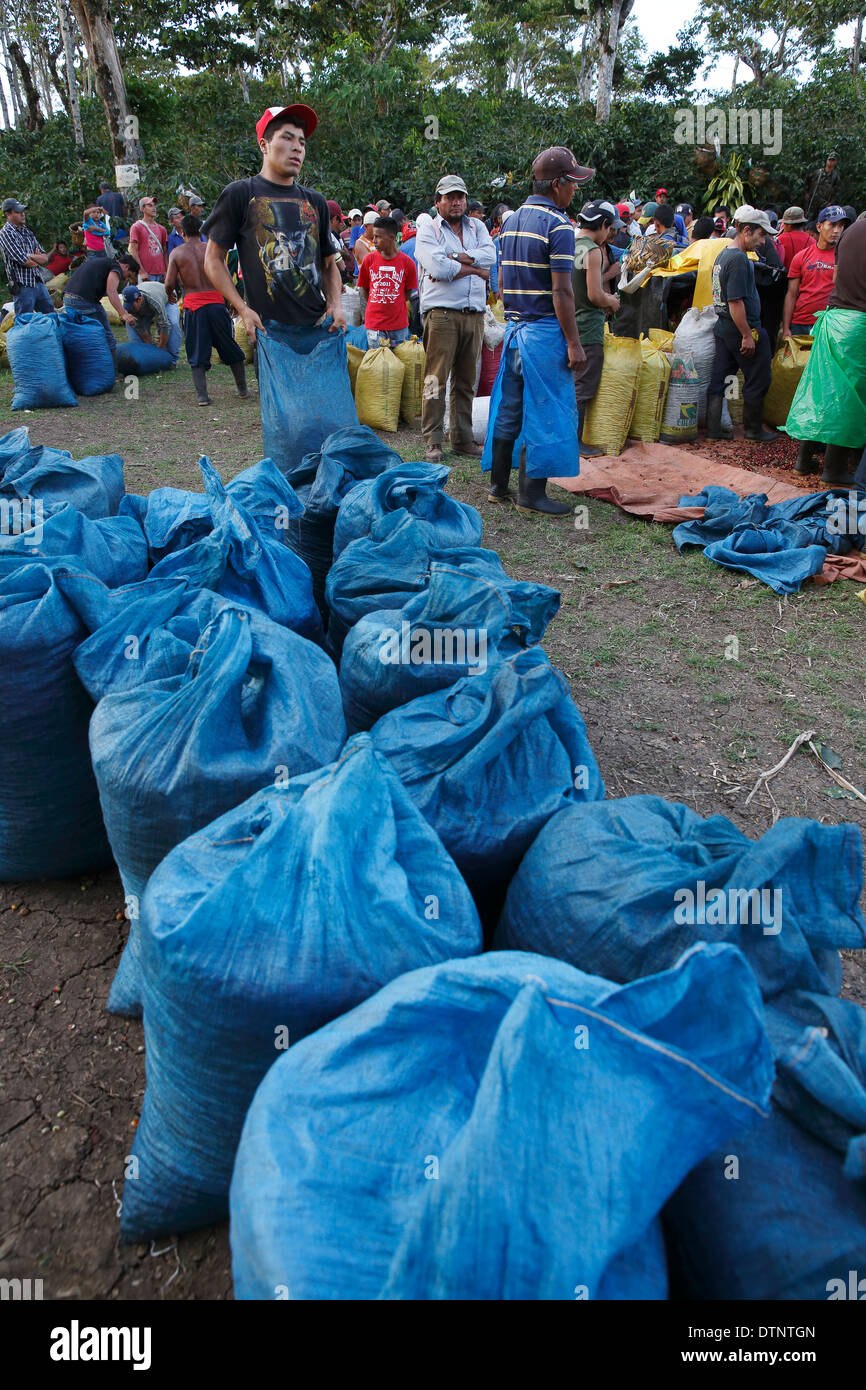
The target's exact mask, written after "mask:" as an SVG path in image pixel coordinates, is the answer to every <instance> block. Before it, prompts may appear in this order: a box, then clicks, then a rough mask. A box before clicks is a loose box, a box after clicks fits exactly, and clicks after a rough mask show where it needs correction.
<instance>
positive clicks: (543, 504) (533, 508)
mask: <svg viewBox="0 0 866 1390" xmlns="http://www.w3.org/2000/svg"><path fill="white" fill-rule="evenodd" d="M517 510H518V511H519V512H540V513H542V515H544V516H568V515H569V513H570V512H571V510H572V509H571V507H569V505H568V503H567V502H554V500H553V498H552V497H548V495H547V479H546V478H527V476H526V455H525V454H524V453H521V455H520V471H519V473H518V482H517Z"/></svg>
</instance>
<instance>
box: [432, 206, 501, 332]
mask: <svg viewBox="0 0 866 1390" xmlns="http://www.w3.org/2000/svg"><path fill="white" fill-rule="evenodd" d="M459 251H465V252H466V254H467V255H468V256H471V257H472V258H473V260H474V261H475V264H476V265H477V266H479V267H483V268H485V269H487V270H489V269H490V267H491V266H493V265H495V264H496V247H495V246H494V244H493V241H492V240H491V237H490V233H489V232H488V230H487V228H486V227H485V225H484V223H483V222H482V221H481V218H480V217H464V218H463V241H462V242H461V240H460V238H459V237H458V236H457V234H456V233H455V232H453V231H452V229H451V227H450V226H449V225H448V223H447V222H445V221H444V220H443V219H442V218H441V217H428V216H426V215H424V214H422V216H420V217H419V218H418V231H417V233H416V236H415V260H416V263H417V266H418V289H419V294H420V304H421V313H422V314H426V312H427V310H428V309H477V310H478V311H479V312H483V310H484V306H485V304H486V303H487V284H486V282H485V281H484V280H482V278H481V276H480V275H461V276H460V278H459V279H458V278H457V275H458V272H459V270H460V262H459V261H455V260H452V259H450V254H451V253H452V252H453V253H455V254H456V253H457V252H459Z"/></svg>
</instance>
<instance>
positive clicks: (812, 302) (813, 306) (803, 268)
mask: <svg viewBox="0 0 866 1390" xmlns="http://www.w3.org/2000/svg"><path fill="white" fill-rule="evenodd" d="M845 221H846V219H845V209H844V208H840V207H836V206H835V205H834V206H832V207H829V208H823V209H822V211H821V212H820V213H819V214H818V240H817V243H814V244H813V245H812V247H811V248H809V247H804V248H803V250H802V251H798V252H797V254H796V255H795V256H794V259H793V260H792V261H791V264H790V266H789V267H788V293H787V294H786V295H785V306H784V308H783V310H782V337H783V338H789V337H790V336H791V334H792V333H811V332H812V329H813V328H814V326H815V315H816V314H820V313H821V312H822V311H823V310H824V309H826V308H827V301H828V299H829V298H830V295H831V294H832V293H833V285H834V282H835V279H836V249H835V248H836V243H837V241H838V240H839V238H840V236H841V235H842V232H843V231H844V229H845Z"/></svg>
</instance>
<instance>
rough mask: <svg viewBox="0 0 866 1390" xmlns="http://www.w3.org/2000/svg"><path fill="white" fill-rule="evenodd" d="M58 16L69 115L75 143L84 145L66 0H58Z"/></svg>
mask: <svg viewBox="0 0 866 1390" xmlns="http://www.w3.org/2000/svg"><path fill="white" fill-rule="evenodd" d="M57 17H58V19H59V21H60V37H61V38H62V40H63V52H64V55H65V57H66V87H67V91H68V92H69V116H70V119H71V121H72V130H73V133H74V135H75V143H76V145H78V146H79V147H83V146H84V131H83V129H82V126H81V107H80V106H79V104H78V78H77V77H76V76H75V59H74V56H73V51H72V33H71V28H72V24H71V16H70V15H69V12H68V10H67V9H66V0H57Z"/></svg>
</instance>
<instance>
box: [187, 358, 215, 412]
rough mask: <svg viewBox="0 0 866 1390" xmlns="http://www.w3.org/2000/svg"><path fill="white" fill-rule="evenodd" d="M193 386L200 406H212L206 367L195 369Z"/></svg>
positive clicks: (192, 369)
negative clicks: (208, 391)
mask: <svg viewBox="0 0 866 1390" xmlns="http://www.w3.org/2000/svg"><path fill="white" fill-rule="evenodd" d="M191 371H192V384H193V386H194V387H195V394H196V396H197V398H198V403H199V405H211V404H212V401H211V398H210V396H209V395H208V393H207V372H206V371H205V369H204V367H193V368H191Z"/></svg>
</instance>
